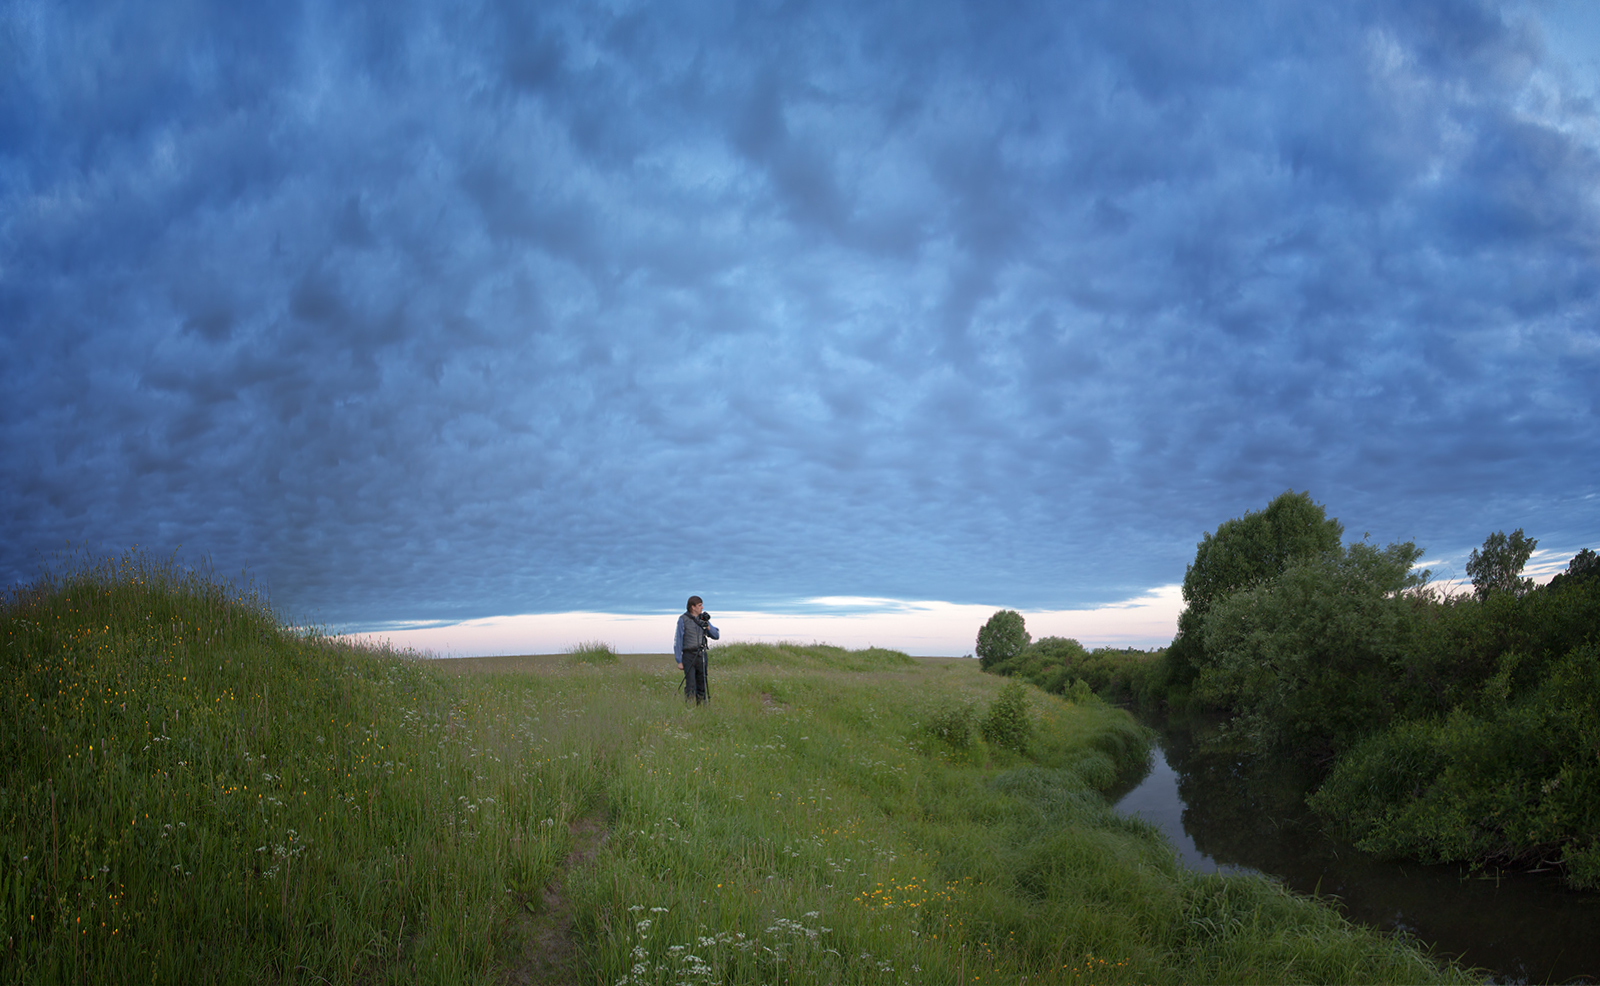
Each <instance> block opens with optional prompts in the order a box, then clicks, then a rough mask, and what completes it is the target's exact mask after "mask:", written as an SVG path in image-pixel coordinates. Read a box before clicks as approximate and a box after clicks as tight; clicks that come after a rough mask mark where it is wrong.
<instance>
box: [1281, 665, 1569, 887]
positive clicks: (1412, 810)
mask: <svg viewBox="0 0 1600 986" xmlns="http://www.w3.org/2000/svg"><path fill="white" fill-rule="evenodd" d="M1503 663H1504V667H1503V670H1502V673H1501V675H1498V676H1496V678H1495V680H1493V681H1492V682H1491V683H1490V687H1488V688H1487V689H1485V692H1486V697H1485V701H1484V702H1483V703H1482V704H1481V705H1480V706H1479V707H1478V708H1476V709H1468V708H1456V709H1454V710H1452V711H1451V712H1450V714H1448V715H1447V716H1444V717H1442V718H1437V719H1420V720H1412V721H1409V722H1404V723H1401V724H1399V725H1397V726H1396V727H1395V728H1393V729H1391V730H1388V731H1385V732H1382V733H1379V734H1377V735H1374V736H1372V737H1370V738H1369V739H1368V740H1366V741H1365V742H1363V743H1361V744H1360V745H1358V746H1357V747H1356V748H1355V749H1353V750H1352V751H1351V752H1350V755H1349V756H1347V757H1345V758H1344V759H1343V760H1341V762H1340V763H1339V765H1338V767H1337V768H1335V770H1334V771H1333V773H1332V774H1331V775H1330V776H1329V778H1328V780H1327V782H1326V783H1324V784H1323V785H1322V787H1321V788H1320V789H1319V790H1318V791H1317V792H1316V793H1315V794H1314V795H1313V796H1312V798H1311V805H1312V807H1313V808H1315V809H1316V810H1317V811H1319V812H1321V813H1322V814H1324V815H1326V816H1327V817H1329V818H1330V819H1333V820H1335V821H1336V822H1338V823H1339V824H1340V825H1341V826H1342V827H1343V828H1344V829H1345V830H1346V831H1347V832H1348V833H1349V834H1350V835H1351V836H1352V837H1353V838H1354V839H1355V840H1356V844H1357V845H1358V846H1360V847H1361V848H1363V849H1366V850H1368V851H1370V852H1375V853H1379V854H1382V855H1385V856H1412V857H1416V858H1419V859H1422V860H1423V861H1426V862H1442V861H1449V860H1471V861H1476V862H1482V861H1488V860H1501V861H1511V862H1537V861H1543V860H1547V859H1556V858H1560V859H1562V860H1563V862H1565V863H1567V864H1568V879H1569V882H1571V883H1573V884H1575V885H1577V886H1586V887H1591V888H1600V872H1597V871H1596V866H1595V864H1596V863H1597V862H1600V834H1597V831H1596V827H1595V815H1594V812H1595V805H1597V804H1600V704H1597V702H1596V700H1595V696H1596V695H1600V646H1596V645H1595V644H1586V645H1584V646H1581V647H1577V648H1574V649H1573V650H1571V651H1570V652H1568V653H1567V654H1566V655H1564V656H1563V657H1562V658H1560V659H1559V660H1558V661H1556V662H1555V663H1554V665H1553V666H1552V667H1551V668H1550V673H1549V675H1548V676H1547V677H1546V678H1544V679H1543V680H1542V681H1541V682H1540V683H1539V684H1538V685H1537V686H1536V687H1535V688H1534V689H1533V690H1532V691H1530V692H1529V693H1528V694H1526V695H1523V696H1520V697H1513V696H1512V694H1511V687H1510V683H1509V677H1510V675H1511V672H1512V670H1513V667H1514V665H1515V664H1516V663H1517V662H1516V661H1515V660H1514V655H1512V656H1508V659H1507V660H1506V661H1505V662H1503Z"/></svg>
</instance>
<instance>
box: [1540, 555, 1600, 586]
mask: <svg viewBox="0 0 1600 986" xmlns="http://www.w3.org/2000/svg"><path fill="white" fill-rule="evenodd" d="M1588 579H1600V554H1596V553H1595V551H1594V549H1593V548H1584V549H1583V550H1582V551H1580V552H1578V553H1577V555H1575V556H1574V557H1573V559H1572V561H1570V562H1568V563H1567V570H1566V571H1565V572H1561V573H1560V574H1558V575H1557V576H1556V577H1555V578H1553V579H1551V580H1550V588H1551V589H1555V588H1557V587H1559V586H1563V585H1567V584H1569V583H1572V582H1582V581H1585V580H1588Z"/></svg>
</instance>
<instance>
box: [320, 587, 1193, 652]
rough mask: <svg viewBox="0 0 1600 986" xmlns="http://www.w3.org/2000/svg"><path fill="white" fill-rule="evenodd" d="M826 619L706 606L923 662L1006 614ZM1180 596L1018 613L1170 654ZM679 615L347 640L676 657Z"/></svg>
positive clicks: (850, 613) (863, 604)
mask: <svg viewBox="0 0 1600 986" xmlns="http://www.w3.org/2000/svg"><path fill="white" fill-rule="evenodd" d="M805 602H806V605H808V606H812V607H817V608H819V609H821V610H823V611H822V612H808V613H764V612H755V611H732V610H729V611H723V610H717V609H715V608H714V607H712V606H710V605H708V606H707V608H708V609H711V610H712V615H713V620H714V621H715V623H716V626H717V628H718V629H720V630H721V631H722V642H723V643H735V642H753V643H780V642H783V641H793V642H797V643H807V644H809V643H813V642H817V643H827V644H833V645H835V646H838V647H845V648H849V649H852V650H854V649H860V648H863V647H870V646H876V647H887V648H890V649H893V650H899V651H904V652H906V653H907V654H912V655H916V656H918V657H958V656H960V655H962V654H970V653H972V649H973V645H974V643H975V641H976V638H977V635H978V628H979V627H981V626H983V624H984V623H985V622H986V621H987V620H988V619H989V617H990V616H992V615H994V613H995V611H996V610H999V609H1005V608H1008V607H1004V606H991V605H983V604H975V603H966V604H963V603H949V602H941V601H937V600H920V601H907V600H899V599H872V598H859V597H836V596H830V597H826V598H817V599H809V600H806V601H805ZM1182 609H1183V592H1182V588H1181V587H1180V586H1178V585H1164V586H1158V587H1157V588H1154V589H1151V590H1149V591H1148V592H1146V593H1144V594H1143V595H1140V596H1136V597H1134V598H1132V599H1128V600H1125V601H1123V602H1119V603H1112V604H1109V605H1106V606H1098V607H1095V608H1093V609H1063V610H1027V609H1022V610H1018V612H1020V613H1021V614H1022V616H1023V619H1024V620H1025V621H1027V624H1028V632H1029V633H1030V634H1032V635H1033V639H1035V640H1037V639H1039V638H1040V637H1073V638H1075V639H1076V640H1078V641H1079V642H1080V643H1082V644H1083V645H1084V646H1085V647H1089V648H1094V647H1138V648H1151V647H1164V646H1166V645H1167V644H1168V643H1170V642H1171V641H1172V636H1173V634H1174V633H1176V632H1177V626H1178V613H1179V612H1181V611H1182ZM676 619H677V614H676V613H666V614H662V613H652V614H634V613H595V612H572V613H525V614H521V615H515V616H495V617H489V618H486V619H481V620H467V621H465V622H461V623H452V624H448V625H444V626H419V627H409V628H407V627H401V628H398V629H392V630H383V631H377V632H370V633H352V634H345V635H343V636H344V638H345V639H348V640H356V641H362V642H366V643H374V644H378V643H388V644H389V645H390V646H393V647H395V648H398V649H401V650H406V649H409V650H414V651H417V652H419V653H423V654H430V655H433V656H435V657H490V656H499V655H507V654H556V653H561V652H563V651H566V650H568V649H570V648H572V647H573V646H575V645H577V644H580V643H584V642H588V641H598V642H601V643H605V644H608V645H610V646H611V647H612V649H614V650H616V651H617V652H618V653H625V654H665V653H668V652H669V651H670V650H671V649H672V647H671V643H672V629H673V626H674V622H675V621H676Z"/></svg>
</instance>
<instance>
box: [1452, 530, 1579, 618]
mask: <svg viewBox="0 0 1600 986" xmlns="http://www.w3.org/2000/svg"><path fill="white" fill-rule="evenodd" d="M1538 546H1539V542H1538V541H1537V540H1535V539H1533V538H1530V537H1524V536H1523V534H1522V528H1520V527H1519V528H1517V529H1516V530H1515V531H1513V532H1512V533H1511V536H1510V537H1507V536H1506V532H1505V531H1495V532H1494V533H1493V534H1491V535H1489V536H1488V537H1486V538H1484V540H1483V548H1482V549H1477V548H1474V549H1473V551H1472V554H1471V556H1470V557H1468V558H1467V575H1468V576H1469V577H1470V578H1471V579H1472V588H1473V591H1474V592H1476V593H1477V595H1478V599H1479V600H1480V601H1482V600H1486V599H1488V598H1489V596H1490V595H1492V594H1493V593H1496V592H1506V593H1510V594H1511V595H1513V596H1526V595H1527V594H1528V593H1529V592H1530V591H1531V590H1532V589H1533V580H1532V579H1525V578H1522V577H1521V576H1522V566H1524V565H1526V564H1527V563H1528V559H1529V558H1531V557H1532V556H1533V549H1534V548H1537V547H1538ZM1580 557H1581V556H1580ZM1573 561H1574V562H1575V563H1576V562H1577V561H1578V559H1573Z"/></svg>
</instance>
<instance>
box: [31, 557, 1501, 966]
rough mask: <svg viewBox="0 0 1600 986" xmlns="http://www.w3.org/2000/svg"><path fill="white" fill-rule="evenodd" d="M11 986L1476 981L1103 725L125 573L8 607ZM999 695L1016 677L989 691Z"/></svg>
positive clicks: (781, 667)
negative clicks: (410, 643)
mask: <svg viewBox="0 0 1600 986" xmlns="http://www.w3.org/2000/svg"><path fill="white" fill-rule="evenodd" d="M0 653H3V659H0V662H3V663H0V669H3V670H0V674H3V676H4V687H3V688H0V707H3V715H0V922H3V925H4V932H3V934H4V946H3V951H0V981H3V982H8V983H9V982H55V981H79V982H83V981H101V982H123V981H128V982H132V981H141V982H148V981H162V982H168V981H180V980H182V981H252V982H253V981H260V982H308V983H309V982H329V983H346V982H352V983H354V982H359V983H374V982H388V981H395V982H414V981H436V982H473V981H485V982H594V983H604V984H607V986H613V984H622V983H628V984H635V983H638V984H644V983H651V984H656V983H695V982H707V983H710V982H734V983H737V982H752V983H754V982H762V983H773V982H792V983H823V982H851V983H855V982H861V983H877V982H882V983H905V982H910V983H924V982H929V983H931V982H940V983H957V982H960V983H972V982H1017V981H1020V980H1022V979H1024V978H1025V979H1026V980H1027V981H1028V982H1204V981H1225V982H1274V983H1276V982H1362V981H1400V982H1425V981H1459V982H1465V981H1468V979H1469V978H1470V977H1467V976H1465V975H1463V974H1461V973H1460V972H1459V971H1456V970H1449V969H1441V968H1440V967H1438V966H1436V965H1434V964H1433V963H1431V962H1430V961H1428V960H1427V959H1426V958H1425V957H1423V956H1422V955H1421V954H1420V953H1419V952H1418V951H1417V950H1416V949H1415V948H1414V947H1412V946H1410V945H1408V944H1406V943H1404V942H1399V941H1395V940H1393V939H1388V938H1384V937H1380V936H1378V935H1376V934H1372V933H1370V932H1367V931H1365V930H1362V929H1359V928H1355V927H1353V926H1351V925H1350V924H1348V923H1347V922H1345V921H1344V920H1343V919H1341V918H1340V917H1339V916H1338V915H1337V913H1336V912H1335V911H1333V910H1332V909H1331V908H1329V907H1327V906H1324V905H1322V904H1318V903H1316V902H1314V901H1310V900H1306V899H1304V898H1299V897H1295V896H1293V895H1291V894H1288V893H1287V892H1285V891H1283V890H1282V889H1280V888H1279V887H1277V886H1276V885H1275V884H1272V883H1270V882H1266V881H1262V880H1252V879H1241V878H1224V877H1218V876H1204V875H1197V874H1194V873H1190V872H1188V871H1186V870H1184V869H1182V868H1181V867H1180V866H1179V865H1178V864H1177V863H1176V862H1175V861H1174V859H1173V856H1172V854H1171V852H1170V851H1169V849H1168V848H1167V847H1166V846H1165V845H1164V844H1163V843H1162V841H1161V839H1160V837H1159V836H1158V835H1157V834H1155V833H1154V832H1153V831H1152V830H1151V829H1150V828H1148V827H1147V826H1145V825H1144V824H1142V823H1140V822H1137V821H1130V820H1128V819H1124V818H1121V817H1119V816H1117V815H1115V814H1113V813H1112V812H1111V811H1109V809H1108V808H1107V807H1106V804H1105V801H1104V799H1103V798H1102V797H1101V795H1100V793H1099V792H1101V791H1104V790H1107V789H1109V788H1111V787H1113V786H1114V785H1115V784H1117V783H1118V781H1119V780H1123V779H1126V778H1128V777H1129V776H1131V775H1136V774H1137V773H1138V772H1139V771H1141V770H1142V769H1144V763H1145V757H1146V753H1147V740H1146V737H1145V735H1144V734H1143V732H1142V731H1141V730H1140V729H1139V727H1138V726H1137V725H1135V724H1134V723H1133V721H1132V720H1131V719H1130V718H1129V717H1128V716H1127V715H1126V714H1125V713H1123V712H1122V711H1120V710H1118V709H1115V708H1111V707H1109V706H1106V705H1104V704H1102V703H1100V702H1099V701H1098V700H1094V699H1088V700H1085V701H1080V702H1078V703H1076V704H1073V703H1071V702H1068V701H1066V700H1064V699H1062V698H1058V697H1056V696H1050V695H1046V694H1044V693H1042V692H1039V691H1038V690H1036V689H1030V688H1025V687H1023V686H1021V685H1018V684H1014V683H1012V684H1009V685H1008V683H1006V682H1003V681H999V680H996V679H995V678H993V677H992V676H985V675H981V674H980V673H979V672H978V669H977V667H976V662H970V661H960V660H930V659H913V658H909V657H907V656H905V655H903V654H900V653H898V652H894V651H885V650H872V651H853V652H852V651H844V650H840V649H838V648H830V647H822V646H812V647H796V646H779V647H769V646H748V645H745V646H740V645H731V646H726V647H721V648H718V649H717V650H715V651H713V655H712V660H711V666H712V672H711V694H712V699H713V701H712V704H711V705H709V706H707V707H704V708H693V707H685V706H684V704H683V702H682V700H681V697H680V696H679V694H678V692H677V691H676V687H677V684H678V681H679V678H678V675H677V673H676V671H675V670H674V669H673V667H672V664H671V661H670V659H668V658H665V657H660V658H640V657H621V658H618V657H616V656H615V655H612V654H610V653H609V652H608V651H606V650H605V649H604V648H597V647H589V648H585V649H583V650H582V651H580V652H578V653H575V654H572V655H569V656H566V657H553V658H542V659H519V660H499V661H475V662H474V661H463V662H430V661H425V660H418V659H415V658H413V657H411V656H407V655H399V654H394V653H390V652H386V651H381V650H371V649H362V648H356V647H351V646H348V645H345V644H341V643H338V642H335V641H331V640H328V639H326V638H321V637H318V636H315V635H306V634H303V633H298V632H295V631H292V630H290V629H289V628H287V627H286V626H285V625H284V624H283V622H282V621H281V620H280V619H278V618H277V617H276V616H275V614H274V613H273V612H272V611H271V609H270V607H269V606H268V605H267V604H266V602H265V601H264V600H263V599H262V598H260V597H259V596H258V595H256V594H254V593H252V592H251V591H249V589H248V588H245V589H239V588H237V587H232V586H227V585H223V584H219V583H218V582H216V581H214V580H212V579H209V578H206V577H203V576H201V575H199V574H196V573H194V572H191V571H184V570H180V569H178V568H176V567H174V566H172V565H170V564H160V563H156V562H152V561H150V560H148V559H145V558H142V557H140V556H137V555H130V556H127V557H124V558H122V559H119V560H115V561H102V562H85V563H83V564H81V565H79V566H78V567H77V568H75V569H74V570H72V571H70V572H66V573H61V574H57V575H52V576H48V577H46V578H43V579H42V580H41V581H40V582H38V583H36V584H34V585H31V586H28V587H25V588H21V589H19V590H16V591H15V592H13V593H12V594H11V596H10V597H9V598H8V599H7V600H6V604H5V607H4V612H3V617H0ZM1008 688H1009V690H1007V689H1008Z"/></svg>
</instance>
